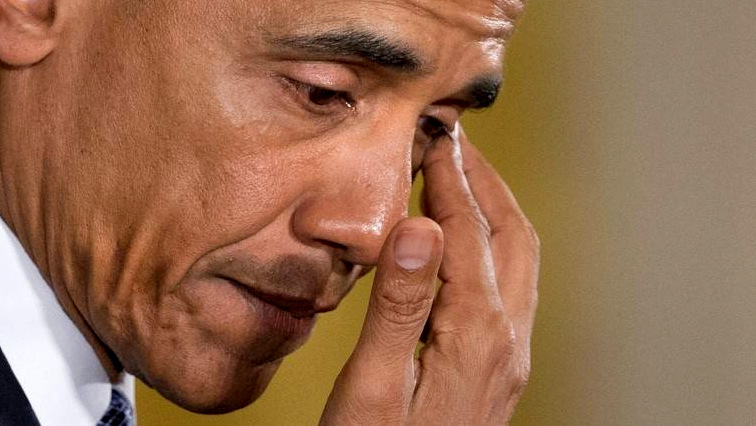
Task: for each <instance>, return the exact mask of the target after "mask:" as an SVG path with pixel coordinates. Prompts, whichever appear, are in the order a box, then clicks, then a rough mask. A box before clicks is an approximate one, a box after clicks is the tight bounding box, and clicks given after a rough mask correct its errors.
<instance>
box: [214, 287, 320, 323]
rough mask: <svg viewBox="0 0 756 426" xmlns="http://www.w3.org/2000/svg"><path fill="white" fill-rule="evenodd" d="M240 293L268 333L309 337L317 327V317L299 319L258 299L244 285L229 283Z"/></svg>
mask: <svg viewBox="0 0 756 426" xmlns="http://www.w3.org/2000/svg"><path fill="white" fill-rule="evenodd" d="M228 282H229V283H230V284H231V285H233V286H234V288H236V290H237V291H239V292H240V293H241V294H242V295H243V296H244V298H245V299H246V300H247V303H249V305H250V306H251V307H252V308H253V309H254V310H255V311H257V313H258V315H259V318H260V324H259V325H260V326H261V327H262V328H264V329H265V330H266V331H269V332H272V333H275V334H278V335H286V336H307V335H309V334H310V332H311V331H312V328H313V327H314V325H315V320H316V317H315V315H311V316H308V317H302V318H298V317H295V316H294V315H292V314H291V312H288V311H285V310H283V309H281V308H279V307H278V306H275V305H272V304H270V303H268V302H266V301H264V300H262V299H260V298H259V297H257V296H256V295H255V294H254V293H253V292H252V291H251V290H250V289H248V288H247V287H245V286H244V285H242V284H239V283H236V282H233V281H228Z"/></svg>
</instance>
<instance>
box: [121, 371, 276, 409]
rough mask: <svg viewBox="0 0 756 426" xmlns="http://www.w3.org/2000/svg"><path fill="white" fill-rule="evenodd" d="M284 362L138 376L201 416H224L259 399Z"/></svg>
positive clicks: (169, 398)
mask: <svg viewBox="0 0 756 426" xmlns="http://www.w3.org/2000/svg"><path fill="white" fill-rule="evenodd" d="M281 361H282V360H277V361H273V362H270V363H267V364H264V365H259V366H246V367H238V366H237V367H236V368H229V367H231V366H227V365H226V363H220V364H215V365H208V364H205V365H204V366H197V368H194V369H187V370H184V369H172V370H173V371H171V372H168V374H163V375H159V376H157V377H149V376H146V375H144V374H140V372H136V373H135V375H136V376H137V377H139V378H140V379H141V380H142V381H143V382H145V383H146V384H147V385H148V386H150V387H152V388H153V389H155V390H156V391H157V392H159V393H160V394H161V395H162V396H163V397H165V398H166V399H168V400H169V401H171V402H173V403H174V404H176V405H178V406H180V407H181V408H183V409H185V410H189V411H192V412H194V413H199V414H224V413H229V412H232V411H235V410H239V409H241V408H244V407H247V406H248V405H250V404H252V403H253V402H255V400H257V398H259V397H260V396H261V395H262V394H263V392H264V391H265V389H266V388H267V386H268V384H269V383H270V381H271V379H272V378H273V375H274V374H275V372H276V370H277V369H278V367H279V366H280V364H281Z"/></svg>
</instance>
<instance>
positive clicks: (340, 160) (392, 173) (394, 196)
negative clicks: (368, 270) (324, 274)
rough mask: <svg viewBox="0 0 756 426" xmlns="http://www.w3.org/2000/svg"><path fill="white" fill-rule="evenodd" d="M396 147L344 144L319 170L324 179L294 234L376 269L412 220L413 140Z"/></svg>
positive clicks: (297, 218) (299, 212)
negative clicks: (393, 236)
mask: <svg viewBox="0 0 756 426" xmlns="http://www.w3.org/2000/svg"><path fill="white" fill-rule="evenodd" d="M403 133H405V136H404V137H402V136H398V135H396V134H395V135H394V136H395V137H396V136H398V137H399V138H400V139H401V143H399V141H397V140H396V139H395V138H392V139H394V140H392V141H391V143H386V142H385V136H386V135H384V138H383V141H381V140H379V139H378V138H379V137H378V135H376V134H372V135H367V138H370V139H371V140H378V142H368V143H359V142H358V143H355V141H354V140H351V141H350V142H349V143H344V144H340V146H341V147H342V148H339V149H338V150H336V152H334V153H333V154H331V155H330V156H329V159H328V161H327V164H324V166H323V167H322V170H319V172H320V174H321V177H320V179H319V180H318V184H317V186H316V187H314V188H313V190H312V192H311V193H310V194H309V195H308V197H307V198H306V199H305V200H303V201H302V202H301V203H300V204H299V206H298V207H297V209H296V210H295V212H294V216H293V232H294V233H295V235H296V237H297V238H298V239H300V240H301V241H303V242H305V244H308V245H323V246H327V247H329V248H330V249H331V250H333V251H334V253H335V256H336V257H338V258H339V259H341V260H342V261H344V262H348V263H351V264H358V265H371V266H372V265H375V264H376V263H377V262H378V256H379V254H380V251H381V247H382V246H383V242H384V241H385V240H386V237H387V236H388V234H389V232H390V231H391V229H392V228H393V226H394V225H395V224H396V223H397V222H399V221H400V220H401V219H403V218H405V217H406V216H407V209H408V203H409V194H410V190H411V185H412V176H411V169H412V138H411V137H410V139H409V140H408V139H406V138H407V137H408V136H406V133H410V132H403Z"/></svg>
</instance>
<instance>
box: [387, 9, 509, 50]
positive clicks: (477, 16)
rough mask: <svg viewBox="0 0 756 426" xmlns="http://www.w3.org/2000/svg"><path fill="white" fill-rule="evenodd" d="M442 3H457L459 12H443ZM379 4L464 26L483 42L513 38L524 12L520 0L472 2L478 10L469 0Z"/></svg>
mask: <svg viewBox="0 0 756 426" xmlns="http://www.w3.org/2000/svg"><path fill="white" fill-rule="evenodd" d="M441 1H445V2H447V3H455V6H456V7H457V8H458V10H459V13H457V14H450V13H444V11H445V10H448V9H446V8H444V7H439V3H441ZM380 3H394V4H397V5H398V6H400V7H404V8H406V9H409V10H410V11H412V12H415V13H417V14H420V15H424V16H426V17H430V18H433V19H435V20H437V21H439V22H441V23H443V24H445V25H448V26H450V27H464V28H466V29H468V30H471V31H472V32H473V33H474V34H476V35H477V36H479V37H480V38H482V39H501V40H502V42H504V41H506V40H507V39H508V38H509V37H510V36H511V35H512V33H513V32H514V29H515V22H516V21H517V19H518V18H519V17H520V15H521V14H522V11H523V3H522V2H521V1H520V0H473V1H472V3H473V4H475V5H477V7H476V6H471V4H470V3H471V2H470V0H399V1H390V0H389V1H380ZM484 3H487V4H488V5H489V6H488V7H486V6H484V5H483V4H484Z"/></svg>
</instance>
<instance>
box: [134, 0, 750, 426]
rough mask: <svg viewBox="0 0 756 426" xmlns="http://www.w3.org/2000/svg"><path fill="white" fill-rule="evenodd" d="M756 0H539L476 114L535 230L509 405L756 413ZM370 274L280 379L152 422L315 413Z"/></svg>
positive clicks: (271, 421)
mask: <svg viewBox="0 0 756 426" xmlns="http://www.w3.org/2000/svg"><path fill="white" fill-rule="evenodd" d="M754 23H756V2H754V1H752V0H744V1H738V2H736V1H726V0H724V1H719V2H711V1H704V0H687V1H674V0H673V1H667V2H659V1H649V0H636V1H622V0H570V1H565V0H530V1H529V2H528V12H527V14H526V16H525V18H524V20H523V22H522V26H521V29H520V31H519V33H517V35H516V36H515V39H514V40H513V42H512V43H511V45H510V49H509V53H508V58H507V64H508V73H507V82H506V87H505V91H504V93H503V96H502V98H501V101H500V102H499V104H498V106H497V107H496V108H494V109H493V110H491V111H489V112H486V113H482V114H476V115H472V116H471V117H469V118H468V120H467V121H466V125H467V129H468V133H470V134H471V137H472V138H473V140H474V142H475V143H476V144H477V145H479V146H480V147H482V149H483V150H484V151H485V152H486V153H487V154H488V156H489V158H490V159H491V160H492V162H494V163H495V164H496V165H497V166H498V168H499V170H500V171H501V173H502V175H503V176H504V177H505V178H506V180H507V181H508V182H509V183H510V185H511V186H512V188H513V190H514V191H515V193H516V194H517V195H518V197H519V199H520V203H521V204H522V206H523V208H524V210H525V211H526V213H527V214H528V215H529V216H530V218H531V220H532V221H533V223H534V224H535V225H536V227H537V228H538V230H539V233H540V235H541V239H542V242H543V261H542V277H541V284H540V285H541V287H540V289H541V290H540V295H541V297H540V309H539V313H538V317H537V323H536V330H535V334H534V340H533V354H534V363H533V366H534V370H533V375H532V382H531V384H530V386H529V388H528V390H527V392H526V395H525V397H524V399H523V401H522V403H521V404H520V407H519V410H518V412H517V415H516V417H515V420H514V422H513V424H515V425H531V424H532V425H631V424H632V425H637V424H642V425H698V424H700V425H754V424H756V359H755V357H754V350H755V349H756V219H755V218H754V216H755V215H756V29H755V25H754ZM369 286H370V277H368V279H367V280H365V281H363V282H362V283H361V284H359V285H358V286H357V288H356V289H355V291H354V292H353V293H352V294H351V295H350V296H349V297H348V298H347V299H346V300H345V302H344V303H343V305H342V306H341V307H340V308H339V310H338V311H337V312H335V313H333V314H330V315H328V316H326V317H325V318H324V319H323V320H321V322H320V323H319V325H318V327H317V328H316V331H315V334H314V336H313V338H312V339H311V341H310V343H308V344H307V345H306V347H305V348H304V349H302V350H301V351H299V352H297V353H296V354H295V355H293V356H292V357H290V359H288V360H287V361H286V362H285V363H284V365H283V367H282V369H281V371H280V373H279V374H278V375H277V377H276V379H275V380H274V382H273V384H272V385H271V387H270V388H269V390H268V392H267V393H266V394H265V395H264V396H263V398H262V399H261V400H259V401H258V402H257V403H256V404H255V405H254V406H252V407H250V408H249V409H246V410H243V411H239V412H237V413H233V414H231V415H226V416H214V417H204V416H196V415H190V414H188V413H186V412H184V411H181V410H179V409H178V408H175V407H172V406H171V405H170V404H169V403H167V402H165V401H164V400H162V399H161V398H160V397H159V396H156V395H155V394H154V393H153V392H152V391H151V390H149V389H147V388H146V387H144V386H141V387H139V388H138V414H139V422H140V425H142V426H150V425H168V424H170V425H230V426H232V425H247V424H254V425H313V424H317V420H318V418H319V415H320V411H321V409H322V407H323V405H324V402H325V400H326V398H327V396H328V393H329V391H330V386H331V383H332V381H333V379H334V378H335V376H336V375H337V374H338V372H339V370H340V368H341V365H342V364H343V362H344V361H345V360H346V358H347V356H348V355H349V353H350V351H351V349H352V346H353V344H354V342H355V340H356V337H357V334H358V333H359V329H360V326H361V323H362V316H363V314H364V309H365V303H366V301H367V296H368V292H369Z"/></svg>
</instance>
